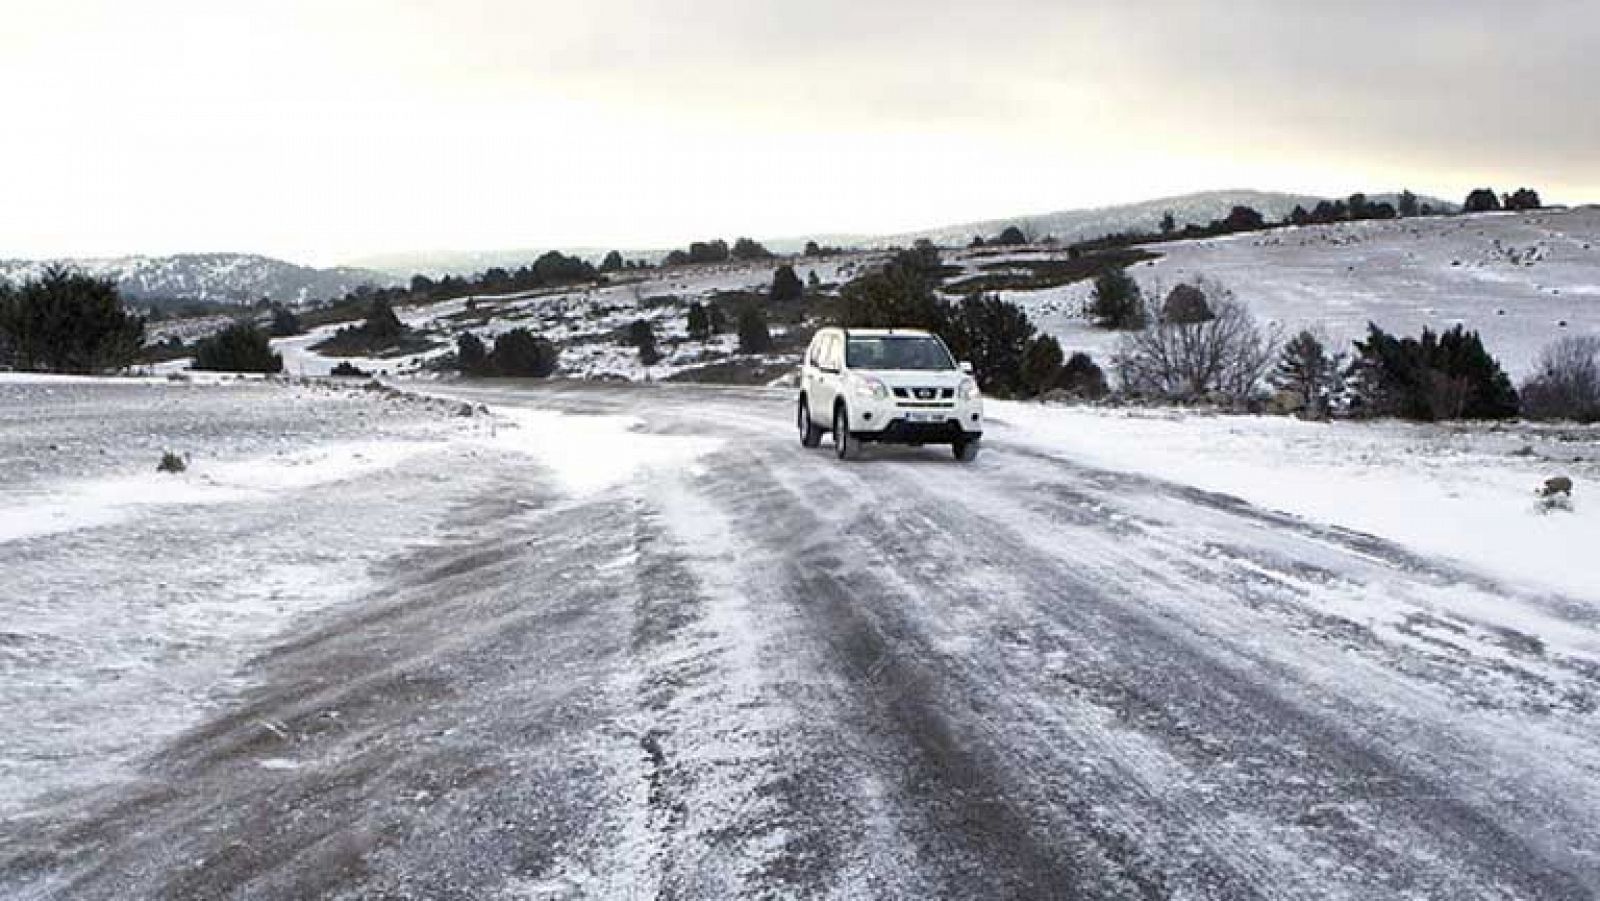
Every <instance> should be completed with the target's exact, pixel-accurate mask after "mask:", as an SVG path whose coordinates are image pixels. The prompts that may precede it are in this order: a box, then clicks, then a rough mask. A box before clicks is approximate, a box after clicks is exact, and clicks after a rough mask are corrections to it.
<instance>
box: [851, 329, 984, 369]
mask: <svg viewBox="0 0 1600 901" xmlns="http://www.w3.org/2000/svg"><path fill="white" fill-rule="evenodd" d="M844 361H845V365H847V366H849V367H850V368H851V369H954V368H956V364H955V361H954V360H952V359H950V352H949V351H948V350H945V347H944V344H943V343H942V342H941V341H939V339H937V338H934V337H932V336H929V335H873V336H870V337H857V336H855V335H852V336H850V339H849V340H848V341H846V342H845V353H844Z"/></svg>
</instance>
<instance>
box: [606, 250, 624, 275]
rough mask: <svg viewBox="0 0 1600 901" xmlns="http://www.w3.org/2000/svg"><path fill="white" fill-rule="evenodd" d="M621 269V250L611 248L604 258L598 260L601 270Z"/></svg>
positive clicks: (615, 270)
mask: <svg viewBox="0 0 1600 901" xmlns="http://www.w3.org/2000/svg"><path fill="white" fill-rule="evenodd" d="M622 269H623V262H622V253H621V251H616V250H613V251H611V252H610V253H608V254H606V257H605V259H603V260H601V261H600V271H601V272H621V271H622Z"/></svg>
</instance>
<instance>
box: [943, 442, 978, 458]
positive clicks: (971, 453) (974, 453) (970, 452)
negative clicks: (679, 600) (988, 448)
mask: <svg viewBox="0 0 1600 901" xmlns="http://www.w3.org/2000/svg"><path fill="white" fill-rule="evenodd" d="M980 447H981V444H980V442H979V440H978V439H977V438H957V439H956V440H955V442H954V443H953V444H951V445H950V451H951V453H953V454H955V458H956V459H957V460H960V461H961V462H963V463H971V462H972V461H973V460H976V459H978V450H979V448H980Z"/></svg>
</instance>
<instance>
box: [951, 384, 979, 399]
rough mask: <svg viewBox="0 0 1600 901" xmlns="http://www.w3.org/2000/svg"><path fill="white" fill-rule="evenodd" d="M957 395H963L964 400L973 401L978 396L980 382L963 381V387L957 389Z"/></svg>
mask: <svg viewBox="0 0 1600 901" xmlns="http://www.w3.org/2000/svg"><path fill="white" fill-rule="evenodd" d="M956 393H957V394H959V395H961V399H962V400H972V399H973V398H975V397H977V396H978V380H977V379H962V380H961V387H960V388H957V389H956Z"/></svg>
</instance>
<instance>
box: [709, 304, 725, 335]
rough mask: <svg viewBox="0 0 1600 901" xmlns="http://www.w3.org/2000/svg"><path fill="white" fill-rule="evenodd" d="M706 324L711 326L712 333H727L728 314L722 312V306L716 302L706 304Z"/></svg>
mask: <svg viewBox="0 0 1600 901" xmlns="http://www.w3.org/2000/svg"><path fill="white" fill-rule="evenodd" d="M706 324H707V325H709V326H711V334H713V335H725V334H727V333H728V314H726V313H724V312H722V307H720V306H718V305H717V304H715V303H708V304H706Z"/></svg>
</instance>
